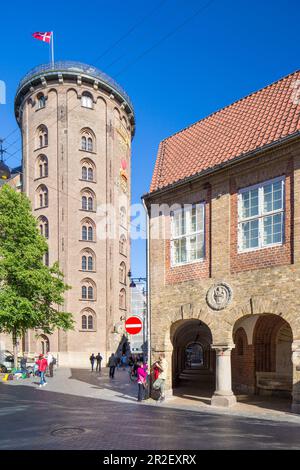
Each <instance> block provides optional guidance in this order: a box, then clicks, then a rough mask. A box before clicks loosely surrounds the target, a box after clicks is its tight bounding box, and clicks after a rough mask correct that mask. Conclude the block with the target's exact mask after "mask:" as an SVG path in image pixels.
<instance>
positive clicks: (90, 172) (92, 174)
mask: <svg viewBox="0 0 300 470" xmlns="http://www.w3.org/2000/svg"><path fill="white" fill-rule="evenodd" d="M88 180H89V181H94V170H93V168H88Z"/></svg>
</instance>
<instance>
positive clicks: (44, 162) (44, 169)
mask: <svg viewBox="0 0 300 470" xmlns="http://www.w3.org/2000/svg"><path fill="white" fill-rule="evenodd" d="M47 176H48V158H47V157H46V155H39V156H38V158H37V161H36V177H37V178H46V177H47Z"/></svg>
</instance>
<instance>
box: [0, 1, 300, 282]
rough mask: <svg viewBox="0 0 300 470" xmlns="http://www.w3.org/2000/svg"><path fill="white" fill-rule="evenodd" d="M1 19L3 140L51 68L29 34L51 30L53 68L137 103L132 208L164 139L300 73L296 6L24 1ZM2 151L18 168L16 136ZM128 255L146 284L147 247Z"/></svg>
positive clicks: (8, 6) (8, 7)
mask: <svg viewBox="0 0 300 470" xmlns="http://www.w3.org/2000/svg"><path fill="white" fill-rule="evenodd" d="M1 10H2V11H1V20H2V21H1V29H0V51H1V61H0V80H3V81H5V83H6V86H7V104H6V105H0V137H4V138H5V137H6V136H7V135H8V134H10V133H12V132H14V131H15V129H16V122H15V119H14V113H13V100H14V93H15V90H16V87H17V84H18V81H19V80H20V79H21V77H22V76H23V75H24V74H25V73H26V72H27V71H28V70H29V69H30V68H32V67H34V66H35V65H38V64H41V63H45V62H47V61H48V57H49V55H48V47H47V46H46V45H45V44H42V43H41V42H39V41H36V40H34V39H32V38H31V33H32V32H34V31H49V30H54V32H55V46H56V47H55V51H56V59H57V60H66V59H69V60H79V61H82V62H86V63H90V64H92V65H95V66H97V67H99V68H100V69H102V70H103V71H104V72H106V73H108V74H109V75H111V76H112V77H113V78H115V79H116V80H117V81H118V82H119V83H120V85H122V86H123V88H124V89H125V90H126V91H127V93H128V94H129V95H130V97H131V99H132V101H133V103H134V107H135V112H136V121H137V128H136V136H135V139H134V142H133V154H132V183H133V202H134V203H135V202H139V200H140V197H141V195H142V194H144V193H146V192H147V191H148V189H149V185H150V181H151V175H152V172H153V167H154V163H155V158H156V152H157V148H158V144H159V142H160V141H161V140H162V139H164V138H165V137H167V136H169V135H171V134H172V133H174V132H177V131H178V130H180V129H182V128H184V127H186V126H188V125H189V124H192V123H193V122H195V121H197V120H199V119H201V118H203V117H204V116H206V115H208V114H210V113H211V112H214V111H215V110H217V109H220V108H222V107H223V106H226V105H227V104H230V103H231V102H233V101H235V100H237V99H239V98H241V97H243V96H245V95H247V94H249V93H251V92H252V91H255V90H256V89H259V88H261V87H263V86H265V85H267V84H269V83H271V82H273V81H275V80H277V79H279V78H281V77H282V76H284V75H286V74H288V73H290V72H292V71H295V70H296V69H298V68H299V58H300V52H299V49H300V41H299V34H298V31H299V17H300V4H299V2H298V1H296V0H287V1H276V0H273V1H271V0H264V1H263V2H262V1H259V0H251V1H250V0H243V1H241V0H228V1H226V2H225V1H221V0H211V1H209V0H165V1H162V0H153V1H141V0H131V1H126V0H125V1H124V0H123V1H119V0H115V1H114V2H107V1H99V0H96V1H94V2H92V3H86V4H85V3H82V4H80V3H77V2H74V1H69V0H65V1H58V0H52V1H51V2H49V3H47V4H43V5H40V4H39V3H38V2H33V1H32V0H27V1H26V2H25V3H24V2H20V1H15V2H5V4H3V5H2V8H1ZM181 25H182V26H181ZM130 30H131V32H130V34H129V31H130ZM127 33H128V34H127ZM126 34H127V36H126V37H125V38H124V39H123V40H122V41H120V42H119V43H118V44H117V45H116V46H115V47H112V45H113V44H115V43H116V42H117V41H118V40H119V39H120V38H121V37H122V36H124V35H126ZM107 50H108V52H107V53H105V52H106V51H107ZM6 144H7V145H8V151H9V152H10V154H13V156H12V157H9V160H8V164H9V165H11V166H15V165H17V164H19V162H20V159H21V153H20V136H19V132H18V131H17V132H14V133H13V134H11V135H10V137H9V138H8V139H7V141H6ZM132 249H133V251H132V267H131V268H132V272H133V274H134V275H135V276H143V275H145V243H144V242H143V241H135V242H133V246H132Z"/></svg>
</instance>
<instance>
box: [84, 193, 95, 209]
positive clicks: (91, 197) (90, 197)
mask: <svg viewBox="0 0 300 470" xmlns="http://www.w3.org/2000/svg"><path fill="white" fill-rule="evenodd" d="M95 207H96V197H95V193H94V192H93V191H92V190H90V189H88V188H86V189H83V190H82V191H81V209H82V210H84V211H94V210H95Z"/></svg>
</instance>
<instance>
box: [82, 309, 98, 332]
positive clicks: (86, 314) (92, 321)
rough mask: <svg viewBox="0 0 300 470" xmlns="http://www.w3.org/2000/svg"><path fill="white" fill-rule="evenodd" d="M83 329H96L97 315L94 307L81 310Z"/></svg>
mask: <svg viewBox="0 0 300 470" xmlns="http://www.w3.org/2000/svg"><path fill="white" fill-rule="evenodd" d="M81 329H82V330H90V331H95V330H96V315H95V312H94V311H93V310H92V309H89V308H88V309H84V310H83V311H82V312H81Z"/></svg>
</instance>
